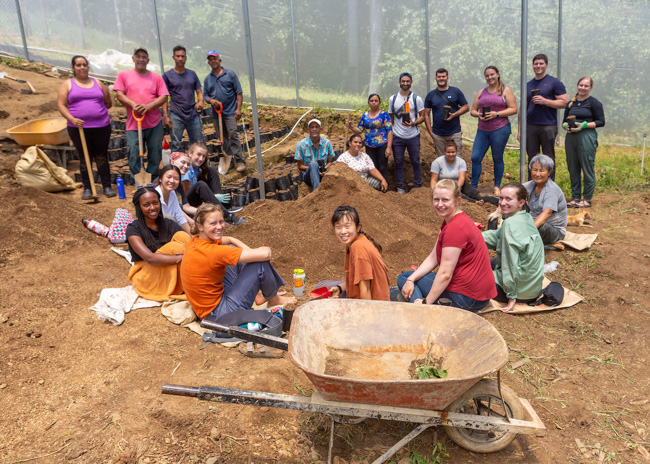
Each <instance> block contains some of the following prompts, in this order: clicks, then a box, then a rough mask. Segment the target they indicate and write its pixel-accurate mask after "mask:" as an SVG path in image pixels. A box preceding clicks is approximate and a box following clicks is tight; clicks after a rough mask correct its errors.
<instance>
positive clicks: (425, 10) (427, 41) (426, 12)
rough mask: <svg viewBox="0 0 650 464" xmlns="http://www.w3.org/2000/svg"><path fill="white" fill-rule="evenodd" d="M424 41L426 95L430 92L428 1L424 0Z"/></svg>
mask: <svg viewBox="0 0 650 464" xmlns="http://www.w3.org/2000/svg"><path fill="white" fill-rule="evenodd" d="M424 28H425V30H424V40H425V43H426V44H427V47H426V68H427V93H428V92H429V91H430V90H431V65H430V64H429V63H430V61H429V0H424Z"/></svg>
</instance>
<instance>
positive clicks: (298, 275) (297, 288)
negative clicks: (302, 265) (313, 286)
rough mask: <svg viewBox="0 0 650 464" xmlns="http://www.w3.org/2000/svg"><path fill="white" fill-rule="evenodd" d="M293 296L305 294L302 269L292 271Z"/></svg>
mask: <svg viewBox="0 0 650 464" xmlns="http://www.w3.org/2000/svg"><path fill="white" fill-rule="evenodd" d="M293 294H294V295H295V296H303V295H304V294H305V271H304V269H294V270H293Z"/></svg>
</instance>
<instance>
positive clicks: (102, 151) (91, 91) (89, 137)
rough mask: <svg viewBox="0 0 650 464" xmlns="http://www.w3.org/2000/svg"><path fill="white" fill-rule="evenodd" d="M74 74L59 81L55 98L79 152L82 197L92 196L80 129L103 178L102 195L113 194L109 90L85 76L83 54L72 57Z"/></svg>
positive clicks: (112, 195)
mask: <svg viewBox="0 0 650 464" xmlns="http://www.w3.org/2000/svg"><path fill="white" fill-rule="evenodd" d="M72 73H73V74H74V77H73V78H72V79H70V80H67V81H65V82H63V83H62V84H61V86H60V87H59V94H58V99H57V106H58V109H59V112H60V113H61V114H62V115H63V117H64V118H66V119H67V120H68V134H69V135H70V139H71V140H72V143H73V144H74V146H75V148H76V149H77V152H78V153H79V172H80V174H81V183H82V184H83V187H84V191H83V193H82V194H81V199H82V200H87V199H88V198H90V197H91V196H92V190H91V189H90V179H89V177H88V172H89V171H90V172H92V166H86V161H85V159H84V154H83V147H82V145H81V137H80V136H79V128H80V127H82V128H83V130H84V136H85V137H86V145H87V147H88V157H89V158H90V162H91V163H92V160H93V159H94V160H95V164H96V165H97V171H98V172H99V176H100V177H101V179H102V186H103V187H104V195H106V196H107V197H114V196H115V195H116V194H115V191H114V190H113V189H112V188H111V171H110V166H109V164H108V142H109V141H110V139H111V120H110V117H109V116H108V109H109V108H110V107H111V106H112V101H111V97H110V95H109V94H108V89H107V88H106V86H105V85H104V84H102V83H101V82H100V81H98V80H96V79H93V78H91V77H89V76H88V60H86V58H84V57H83V56H75V57H74V58H72Z"/></svg>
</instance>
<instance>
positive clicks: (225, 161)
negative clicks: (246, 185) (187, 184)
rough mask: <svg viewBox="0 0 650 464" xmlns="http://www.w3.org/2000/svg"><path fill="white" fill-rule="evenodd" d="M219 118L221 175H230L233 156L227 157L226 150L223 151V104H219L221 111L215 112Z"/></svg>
mask: <svg viewBox="0 0 650 464" xmlns="http://www.w3.org/2000/svg"><path fill="white" fill-rule="evenodd" d="M215 111H216V112H217V116H218V117H219V142H220V143H221V152H222V153H221V159H220V160H219V174H221V175H222V176H223V175H226V174H228V169H230V161H231V160H232V156H230V155H226V150H224V149H223V122H222V119H221V116H222V113H223V104H222V103H221V102H219V109H218V110H215Z"/></svg>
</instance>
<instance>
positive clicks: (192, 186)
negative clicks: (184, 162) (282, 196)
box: [181, 142, 247, 226]
mask: <svg viewBox="0 0 650 464" xmlns="http://www.w3.org/2000/svg"><path fill="white" fill-rule="evenodd" d="M188 151H189V155H190V166H189V169H188V170H187V172H186V173H185V174H183V175H182V177H181V182H182V184H183V190H185V195H187V200H188V202H189V204H190V205H191V206H194V207H198V206H201V205H202V204H203V203H211V204H214V205H220V206H221V208H222V209H223V213H224V217H225V218H226V223H228V224H232V225H234V226H238V225H241V224H244V223H246V222H247V221H246V219H244V218H238V217H237V216H235V215H234V214H232V212H230V211H228V210H227V209H226V208H225V207H224V206H223V203H225V202H228V201H230V195H228V194H223V193H221V181H220V180H219V173H218V172H217V170H216V169H214V168H213V167H212V166H210V165H209V163H208V149H207V147H206V146H205V144H204V143H203V142H195V143H193V144H192V145H190V148H189V150H188ZM240 209H241V208H240Z"/></svg>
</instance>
